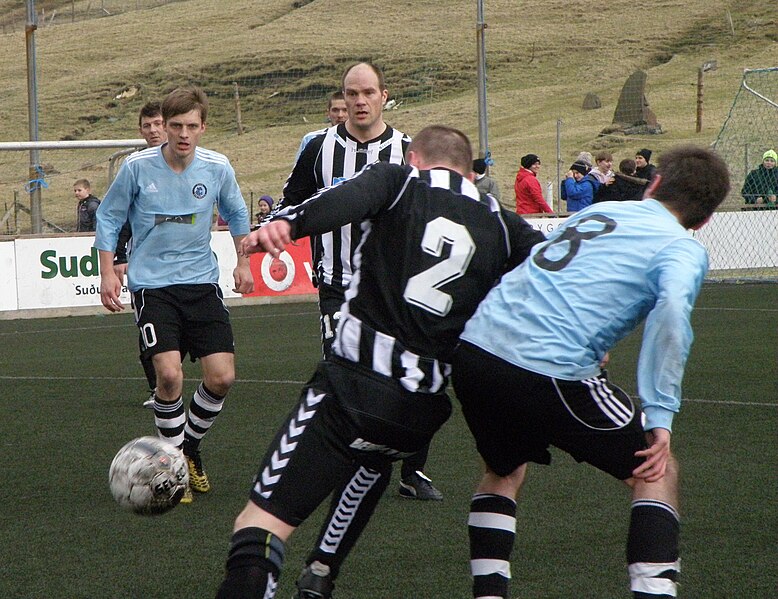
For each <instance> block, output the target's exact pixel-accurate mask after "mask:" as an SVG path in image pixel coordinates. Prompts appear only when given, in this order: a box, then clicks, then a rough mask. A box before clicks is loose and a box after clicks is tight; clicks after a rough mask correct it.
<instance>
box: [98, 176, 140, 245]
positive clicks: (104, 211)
mask: <svg viewBox="0 0 778 599" xmlns="http://www.w3.org/2000/svg"><path fill="white" fill-rule="evenodd" d="M136 189H137V185H136V183H135V175H134V173H133V172H132V169H131V168H130V167H129V165H128V163H127V162H126V161H125V162H124V163H123V164H122V166H121V168H120V169H119V174H118V175H116V178H115V179H114V180H113V183H111V186H110V187H109V188H108V191H107V192H106V194H105V197H104V198H103V201H102V202H101V203H100V207H99V208H98V209H97V225H96V227H95V241H94V244H93V245H94V247H96V248H97V249H98V250H103V251H106V252H115V251H116V243H117V241H118V240H119V231H120V230H121V228H122V226H124V223H126V222H127V216H128V214H129V211H130V205H131V204H132V202H133V200H134V199H135V190H136Z"/></svg>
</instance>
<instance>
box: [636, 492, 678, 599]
mask: <svg viewBox="0 0 778 599" xmlns="http://www.w3.org/2000/svg"><path fill="white" fill-rule="evenodd" d="M679 532H680V519H679V517H678V513H677V512H676V511H675V509H674V508H673V507H672V506H671V505H669V504H667V503H664V502H662V501H657V500H653V499H638V500H636V501H633V502H632V514H631V516H630V522H629V536H628V537H627V564H628V568H629V578H630V589H631V590H632V595H633V597H634V599H668V598H671V597H675V596H676V594H677V584H676V582H677V578H678V572H679V571H680V560H679V558H678V536H679Z"/></svg>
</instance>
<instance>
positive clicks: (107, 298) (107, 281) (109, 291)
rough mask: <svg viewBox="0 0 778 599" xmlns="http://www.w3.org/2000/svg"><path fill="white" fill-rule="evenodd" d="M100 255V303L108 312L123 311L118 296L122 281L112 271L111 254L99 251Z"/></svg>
mask: <svg viewBox="0 0 778 599" xmlns="http://www.w3.org/2000/svg"><path fill="white" fill-rule="evenodd" d="M99 254H100V301H101V302H102V303H103V306H105V307H106V309H107V310H108V311H109V312H121V311H122V310H124V306H123V305H122V302H121V300H119V294H120V293H121V292H122V281H121V279H119V277H118V276H116V272H115V271H114V269H113V255H114V254H113V252H106V251H105V250H99Z"/></svg>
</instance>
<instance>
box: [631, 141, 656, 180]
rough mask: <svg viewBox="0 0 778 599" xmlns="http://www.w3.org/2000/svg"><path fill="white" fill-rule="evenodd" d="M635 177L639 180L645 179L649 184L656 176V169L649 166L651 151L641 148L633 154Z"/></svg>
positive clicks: (651, 165)
mask: <svg viewBox="0 0 778 599" xmlns="http://www.w3.org/2000/svg"><path fill="white" fill-rule="evenodd" d="M635 166H636V167H637V168H636V169H635V176H636V177H638V178H640V179H647V180H648V182H649V183H650V182H651V181H653V179H654V175H656V167H655V166H654V165H653V164H651V150H649V149H647V148H643V149H642V150H638V151H637V153H636V154H635Z"/></svg>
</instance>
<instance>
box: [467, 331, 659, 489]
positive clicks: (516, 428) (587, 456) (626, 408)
mask: <svg viewBox="0 0 778 599" xmlns="http://www.w3.org/2000/svg"><path fill="white" fill-rule="evenodd" d="M452 369H453V375H452V379H453V383H454V391H455V393H456V395H457V398H458V399H459V401H460V403H461V404H462V413H463V414H464V416H465V419H466V421H467V425H468V426H469V427H470V431H471V432H472V433H473V437H474V438H475V441H476V446H477V447H478V452H479V453H480V454H481V456H482V457H483V459H484V461H485V462H486V464H487V465H488V466H489V468H490V469H491V470H492V471H493V472H495V473H496V474H498V475H500V476H506V475H508V474H510V473H511V472H513V471H514V470H515V469H516V468H518V467H519V466H520V465H521V464H524V463H526V462H537V463H539V464H550V463H551V454H550V453H549V451H548V447H549V446H551V445H553V446H555V447H558V448H559V449H561V450H563V451H565V452H567V453H569V454H570V455H571V456H573V457H574V458H575V459H576V460H577V461H579V462H588V463H589V464H591V465H592V466H595V467H596V468H599V469H600V470H602V471H604V472H607V473H608V474H610V475H612V476H614V477H616V478H617V479H619V480H625V479H627V478H630V477H631V476H632V471H633V470H634V469H635V468H636V467H637V466H639V465H640V464H641V463H642V462H643V458H636V457H635V452H636V451H640V450H642V449H645V448H646V447H647V443H646V439H645V435H644V433H643V427H642V425H641V416H642V413H641V411H640V409H639V408H638V407H636V406H635V404H634V403H633V401H632V399H631V398H630V397H629V396H628V395H627V394H626V393H625V392H624V391H622V390H621V389H620V388H619V387H617V386H616V385H614V384H612V383H611V382H610V381H608V380H607V379H606V378H605V377H604V376H601V377H594V378H591V379H586V380H584V381H563V380H561V379H555V378H551V377H547V376H543V375H540V374H536V373H534V372H530V371H528V370H524V369H523V368H519V367H518V366H514V365H513V364H510V363H508V362H506V361H504V360H502V359H500V358H498V357H496V356H494V355H492V354H490V353H488V352H485V351H483V350H482V349H480V348H478V347H476V346H474V345H472V344H469V343H462V344H460V346H459V347H458V348H457V351H456V352H455V354H454V359H453V361H452Z"/></svg>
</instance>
